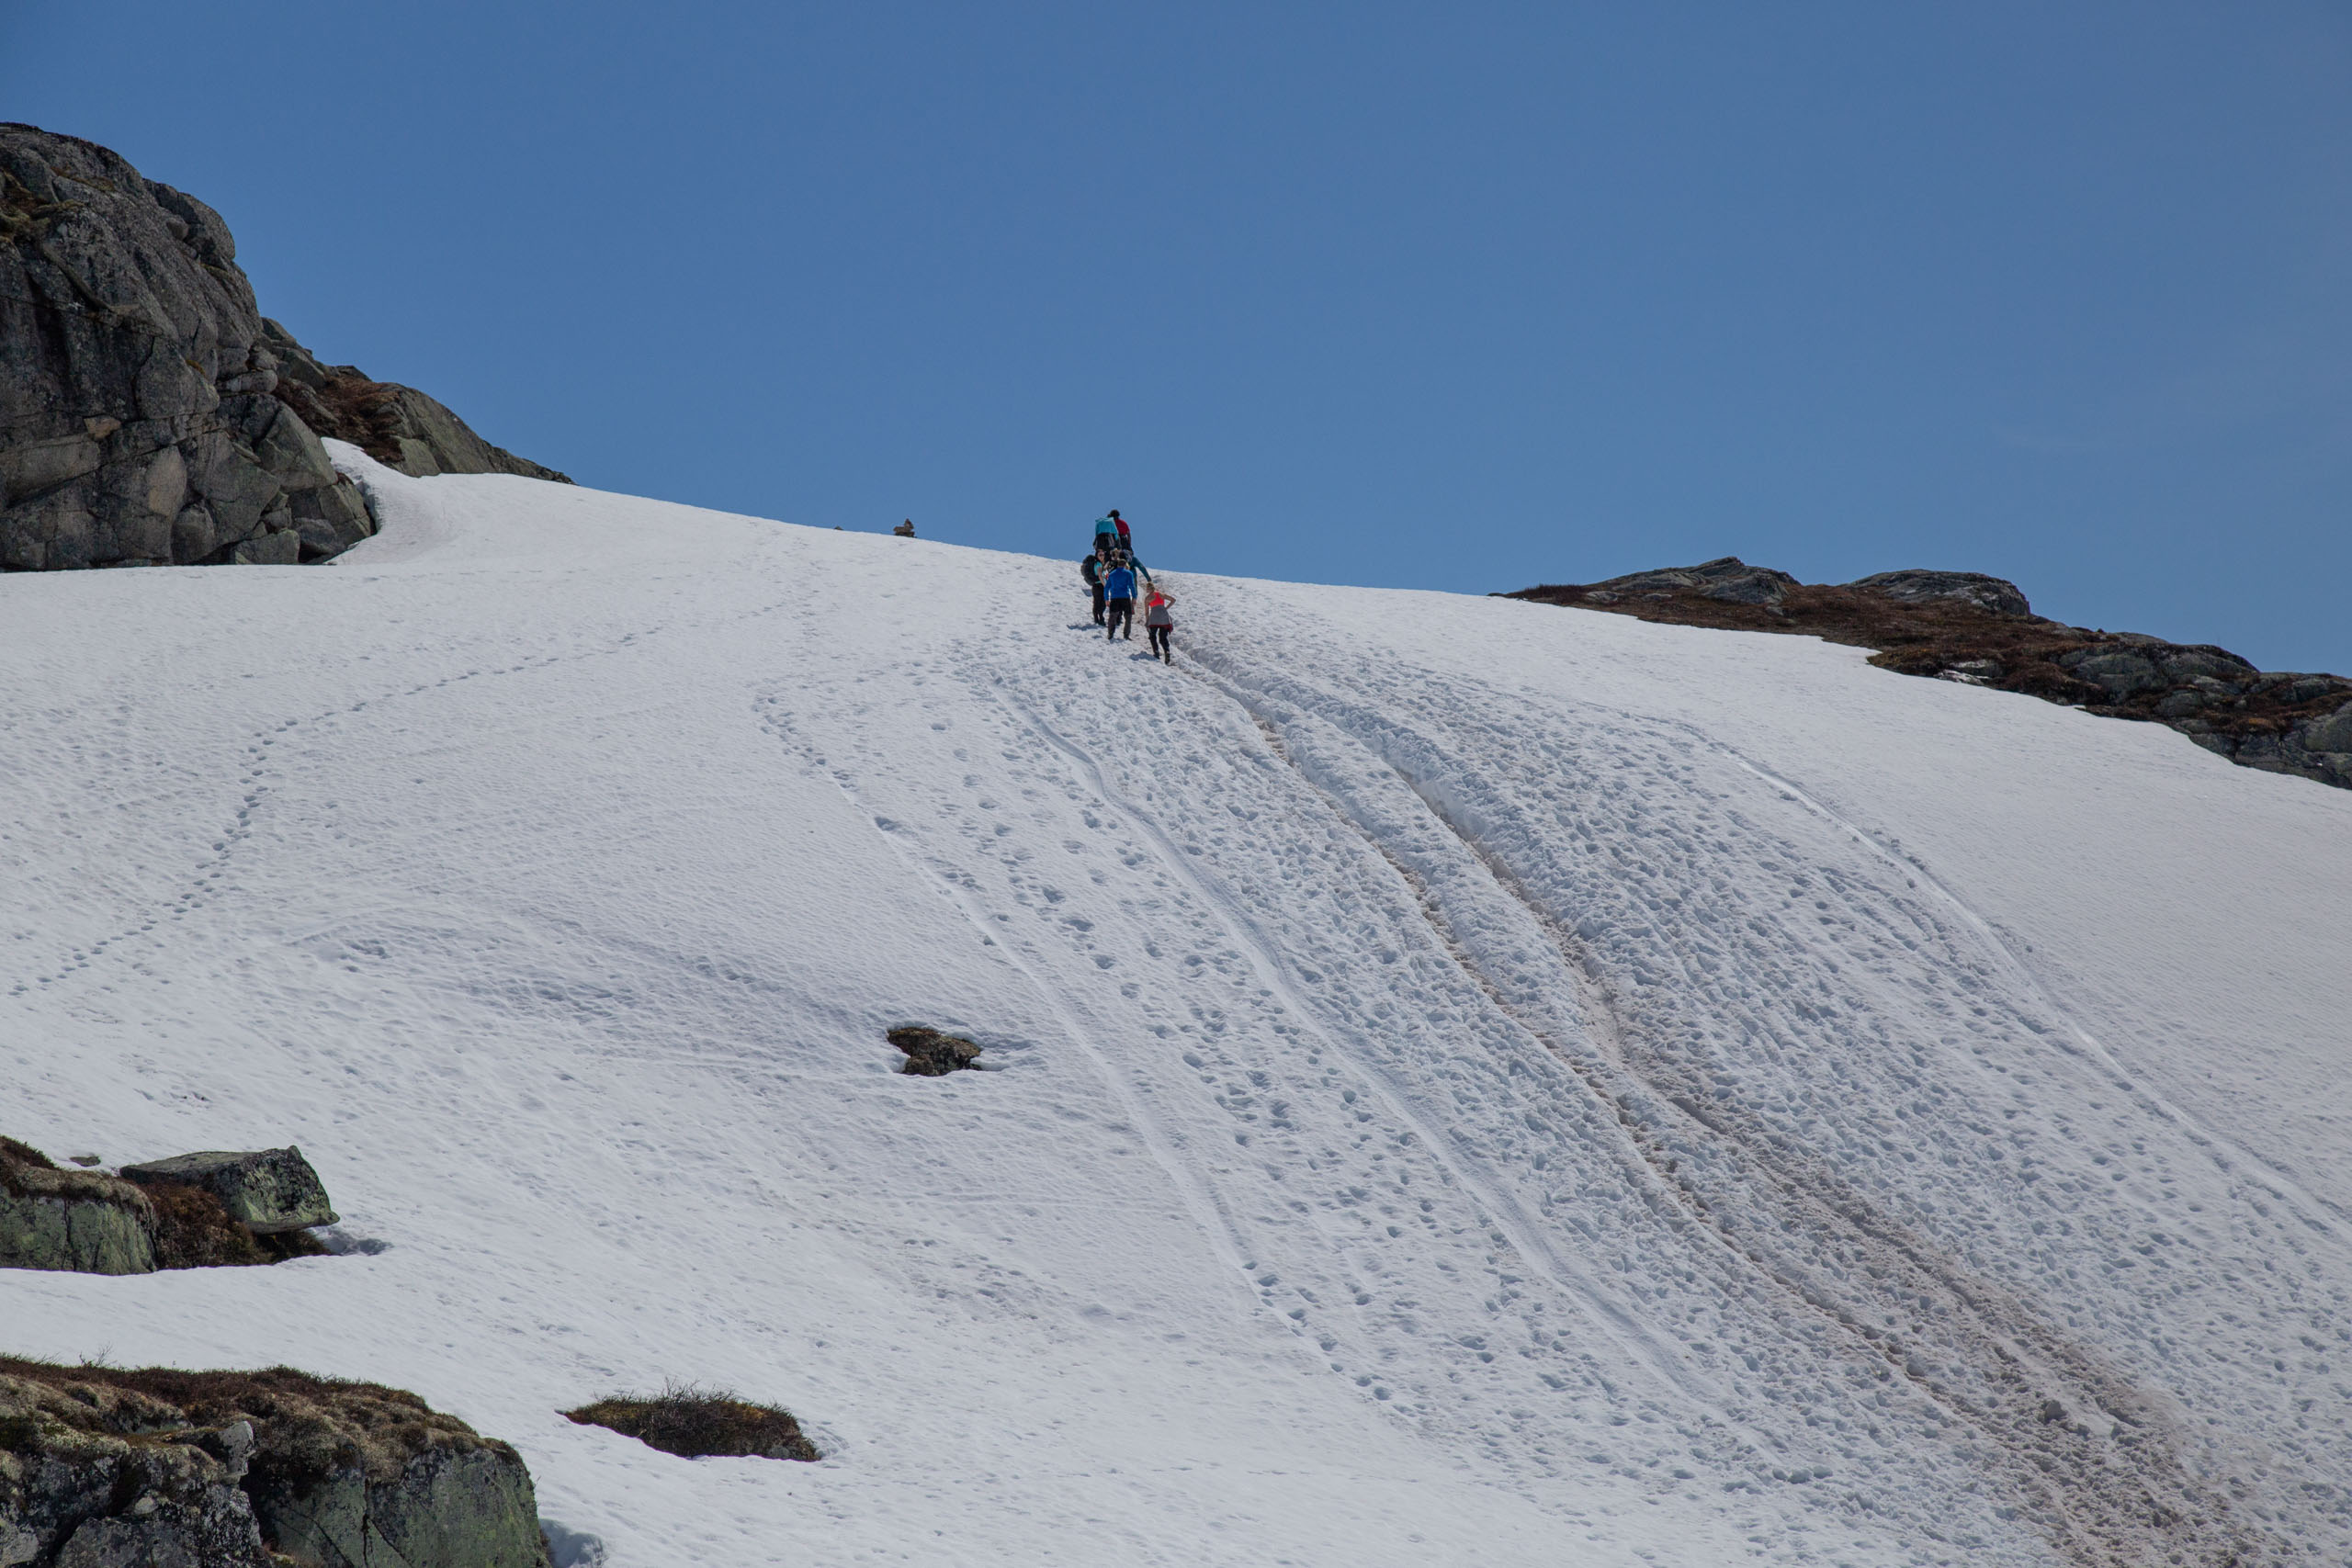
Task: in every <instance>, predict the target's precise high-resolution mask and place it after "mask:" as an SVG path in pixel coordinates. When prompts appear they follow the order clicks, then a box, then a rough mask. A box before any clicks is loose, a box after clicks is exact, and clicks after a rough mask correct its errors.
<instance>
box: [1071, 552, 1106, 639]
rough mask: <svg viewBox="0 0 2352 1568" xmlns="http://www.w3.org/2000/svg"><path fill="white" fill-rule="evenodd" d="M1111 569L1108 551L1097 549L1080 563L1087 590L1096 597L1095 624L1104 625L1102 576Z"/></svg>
mask: <svg viewBox="0 0 2352 1568" xmlns="http://www.w3.org/2000/svg"><path fill="white" fill-rule="evenodd" d="M1110 569H1111V558H1110V555H1109V553H1108V552H1107V551H1104V550H1102V549H1097V550H1096V551H1095V552H1094V553H1093V554H1092V555H1091V556H1088V557H1087V558H1085V559H1084V560H1081V561H1080V562H1079V563H1078V575H1079V576H1080V577H1082V578H1084V579H1086V586H1087V590H1088V591H1089V592H1091V593H1092V594H1093V595H1094V624H1095V625H1096V626H1101V625H1102V624H1103V573H1104V572H1106V571H1108V570H1110Z"/></svg>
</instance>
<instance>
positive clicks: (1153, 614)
mask: <svg viewBox="0 0 2352 1568" xmlns="http://www.w3.org/2000/svg"><path fill="white" fill-rule="evenodd" d="M1175 603H1176V601H1175V600H1174V599H1172V598H1170V597H1169V596H1168V595H1167V594H1165V593H1162V592H1160V591H1159V589H1157V588H1155V589H1153V590H1152V591H1151V596H1150V597H1149V598H1148V599H1147V600H1146V601H1145V602H1144V612H1143V629H1144V631H1145V632H1146V633H1147V634H1148V636H1149V637H1150V638H1151V651H1152V652H1154V653H1156V654H1158V655H1159V661H1160V662H1161V663H1162V664H1173V663H1175V662H1176V655H1175V653H1174V652H1173V651H1171V650H1170V648H1169V646H1168V638H1169V637H1170V634H1171V633H1173V632H1174V631H1175V630H1176V617H1175V616H1174V615H1170V613H1169V606H1170V605H1171V604H1175Z"/></svg>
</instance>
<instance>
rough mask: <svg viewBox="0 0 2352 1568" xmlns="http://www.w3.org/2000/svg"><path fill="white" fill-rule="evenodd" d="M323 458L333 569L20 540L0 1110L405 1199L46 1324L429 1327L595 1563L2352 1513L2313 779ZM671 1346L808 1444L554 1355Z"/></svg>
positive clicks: (1420, 611) (10, 682) (2336, 975)
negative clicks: (768, 1457)
mask: <svg viewBox="0 0 2352 1568" xmlns="http://www.w3.org/2000/svg"><path fill="white" fill-rule="evenodd" d="M338 456H339V460H340V461H342V462H343V463H344V464H345V465H346V466H347V468H349V469H350V470H352V471H354V472H355V473H356V474H358V475H359V476H360V477H362V478H363V479H364V480H365V482H366V483H368V485H369V486H370V487H371V488H372V489H373V490H374V491H375V493H376V496H377V498H378V502H379V507H380V508H381V510H382V511H384V513H386V514H387V515H388V517H389V518H390V525H389V526H388V527H387V529H386V531H385V533H384V534H383V535H382V536H379V538H377V539H375V540H372V541H370V542H368V544H366V545H363V546H362V547H359V548H357V549H356V550H354V551H353V552H351V553H350V554H349V555H348V556H346V557H345V558H343V559H341V560H339V561H337V562H336V563H334V565H332V566H330V567H326V568H320V569H259V568H255V569H244V570H235V571H217V572H121V573H71V574H58V575H55V576H41V577H36V576H32V575H18V576H15V577H12V578H10V579H8V580H7V581H6V582H5V583H4V584H0V781H5V787H6V804H7V808H8V809H7V812H6V824H5V827H0V879H5V885H6V888H7V901H6V920H5V925H0V953H5V954H6V964H5V975H4V977H0V1072H5V1075H6V1092H5V1095H4V1096H0V1131H4V1132H7V1133H10V1134H15V1135H17V1136H19V1137H23V1138H26V1139H28V1141H30V1142H33V1143H35V1144H37V1145H40V1146H43V1147H45V1148H47V1149H49V1150H50V1151H51V1153H53V1154H57V1155H61V1156H62V1155H65V1154H71V1153H80V1152H84V1151H85V1150H86V1151H90V1152H95V1153H98V1154H101V1155H103V1156H105V1157H106V1158H107V1160H108V1161H110V1162H111V1161H116V1160H122V1159H128V1158H132V1157H138V1156H155V1155H162V1154H167V1153H174V1152H177V1151H179V1150H182V1149H189V1148H211V1147H249V1146H261V1145H270V1144H280V1143H285V1142H288V1141H292V1142H296V1143H299V1144H300V1145H301V1146H302V1148H303V1149H304V1151H305V1152H306V1153H307V1154H308V1155H309V1156H310V1157H311V1160H312V1162H313V1163H314V1164H315V1165H317V1167H318V1168H319V1169H320V1170H321V1172H322V1174H323V1175H324V1176H325V1178H326V1180H327V1183H328V1186H329V1189H330V1190H331V1191H332V1192H333V1193H334V1198H335V1200H336V1202H337V1205H338V1207H339V1208H340V1209H341V1210H342V1212H343V1213H344V1215H345V1231H346V1233H348V1235H351V1236H354V1237H362V1238H369V1239H373V1240H378V1241H381V1242H384V1243H387V1244H389V1246H388V1247H386V1248H385V1249H384V1250H382V1251H380V1252H378V1253H375V1254H373V1255H358V1254H353V1255H349V1256H344V1257H337V1258H322V1259H315V1260H308V1261H302V1262H298V1263H293V1264H288V1265H284V1266H281V1267H279V1268H277V1269H219V1270H207V1271H197V1272H184V1273H172V1274H162V1275H153V1276H148V1277H142V1278H136V1279H100V1278H93V1277H83V1276H69V1275H36V1274H23V1273H16V1274H9V1275H6V1276H0V1348H6V1349H7V1350H10V1351H14V1352H17V1353H29V1354H37V1355H45V1356H51V1357H60V1358H65V1359H72V1358H74V1357H76V1356H80V1355H91V1354H96V1353H99V1352H102V1351H103V1352H105V1353H107V1354H108V1355H110V1356H111V1357H112V1358H113V1359H115V1360H116V1361H118V1362H122V1363H144V1362H150V1361H172V1362H180V1363H188V1364H263V1363H267V1362H271V1361H277V1360H286V1361H290V1362H293V1363H296V1364H299V1365H300V1366H303V1367H306V1368H308V1369H311V1370H313V1371H322V1372H332V1373H338V1374H344V1375H350V1376H360V1377H368V1378H373V1379H379V1380H383V1381H387V1382H393V1383H397V1384H401V1385H404V1386H408V1387H413V1388H414V1389H416V1390H418V1391H419V1392H420V1393H424V1395H425V1396H426V1397H428V1398H430V1399H432V1400H433V1401H434V1402H435V1404H440V1405H442V1406H444V1407H446V1408H448V1409H451V1410H454V1411H455V1412H457V1413H458V1414H459V1415H461V1416H465V1417H466V1418H468V1419H469V1420H470V1421H472V1422H474V1423H475V1424H476V1425H477V1426H479V1427H481V1428H482V1429H484V1430H486V1431H490V1432H493V1433H496V1434H498V1435H501V1436H503V1437H505V1438H510V1439H512V1440H513V1441H514V1442H515V1443H516V1444H517V1445H518V1446H519V1447H520V1448H521V1449H522V1450H523V1451H524V1452H525V1454H526V1457H527V1458H528V1460H529V1461H530V1463H531V1467H532V1469H533V1472H535V1474H536V1475H537V1478H538V1482H539V1486H540V1496H541V1502H542V1507H543V1511H544V1512H546V1513H547V1514H548V1516H550V1517H553V1518H555V1519H558V1520H560V1521H561V1522H562V1523H563V1524H564V1525H565V1526H567V1527H569V1528H570V1529H572V1530H576V1531H584V1532H588V1533H591V1534H593V1535H594V1536H597V1537H601V1538H602V1539H603V1540H605V1542H606V1543H607V1545H608V1547H609V1549H610V1553H611V1558H610V1560H611V1561H612V1562H614V1563H615V1564H649V1565H651V1564H670V1563H680V1562H695V1563H699V1564H737V1563H764V1562H795V1563H799V1562H821V1563H863V1562H875V1563H879V1562H911V1563H991V1564H993V1563H1003V1564H1016V1563H1017V1564H1035V1563H1048V1562H1051V1563H1071V1564H1105V1563H1120V1564H1126V1563H1136V1564H1143V1563H1167V1564H1183V1565H1186V1568H1191V1565H1195V1564H1204V1563H1229V1564H1236V1565H1251V1568H1256V1565H1261V1564H1272V1563H1283V1562H1288V1563H1298V1564H1327V1563H1328V1564H1342V1563H1344V1564H1359V1563H1397V1564H1408V1563H1409V1564H1422V1563H1454V1562H1460V1563H1481V1564H1486V1563H1545V1564H1554V1563H1560V1562H1594V1563H1615V1562H1636V1561H1648V1562H1661V1563H1717V1562H1746V1561H1762V1562H1825V1563H1826V1562H1843V1563H1852V1564H1864V1563H1896V1562H1968V1563H1972V1564H1973V1563H2061V1562H2175V1561H2178V1562H2223V1561H2227V1560H2228V1559H2229V1554H2230V1553H2231V1552H2233V1551H2234V1552H2237V1553H2238V1554H2239V1556H2238V1559H2237V1560H2238V1561H2240V1562H2272V1561H2277V1562H2313V1563H2321V1562H2344V1561H2346V1559H2347V1558H2348V1557H2352V1514H2347V1508H2352V1490H2347V1486H2348V1485H2352V1431H2347V1429H2346V1417H2347V1414H2352V1411H2348V1410H2347V1404H2348V1403H2352V1393H2347V1384H2352V1370H2347V1369H2348V1368H2352V1303H2347V1302H2346V1288H2347V1286H2352V1235H2348V1234H2347V1228H2346V1227H2347V1225H2352V1172H2347V1171H2346V1168H2345V1165H2344V1162H2343V1156H2344V1154H2345V1152H2346V1147H2347V1144H2348V1143H2352V1138H2348V1137H2347V1116H2352V1083H2347V1072H2346V1061H2347V1055H2352V1052H2347V1046H2352V1039H2347V1036H2348V1035H2352V1025H2347V1020H2352V964H2347V963H2346V955H2347V952H2352V795H2345V794H2343V793H2341V792H2335V791H2330V790H2326V789H2324V788H2321V787H2319V786H2316V785H2312V784H2306V783H2304V782H2302V781H2300V780H2293V779H2283V778H2276V777H2270V776H2267V775H2263V774H2259V773H2249V772H2246V771H2245V770H2242V769H2237V768H2233V767H2232V766H2230V765H2229V764H2228V763H2227V762H2224V761H2221V760H2219V759H2217V758H2213V757H2210V756H2207V755H2205V754H2204V753H2202V752H2200V751H2199V750H2197V749H2195V748H2194V747H2192V746H2190V745H2189V744H2188V742H2187V741H2185V740H2183V739H2181V738H2179V737H2178V736H2176V735H2173V734H2171V733H2169V732H2167V731H2165V730H2162V729H2159V728H2155V727H2153V726H2139V725H2126V724H2117V723H2110V722H2107V721H2102V720H2098V719H2093V718H2089V717H2086V716H2082V715H2079V714H2075V713H2072V712H2068V711H2065V710H2062V709H2058V708H2053V707H2051V706H2048V705H2044V704H2041V703H2038V702H2035V701H2033V700H2031V699H2029V698H2022V697H2012V696H2006V695H2002V694H1995V693H1988V692H1983V691H1977V690H1973V689H1969V688H1966V687H1962V686H1956V685H1948V684H1943V683H1938V682H1923V681H1909V680H1903V679H1899V678H1896V677H1893V676H1889V675H1886V674H1884V673H1882V672H1880V671H1873V670H1871V669H1869V668H1867V667H1866V666H1865V665H1864V664H1863V663H1862V661H1861V660H1862V655H1861V654H1860V651H1859V650H1856V649H1844V648H1833V647H1826V646H1822V645H1816V644H1813V643H1810V642H1806V641H1803V640H1800V639H1795V638H1778V637H1743V636H1737V635H1733V634H1725V633H1715V632H1703V631H1693V630H1684V629H1678V628H1672V627H1661V626H1645V625H1642V624H1640V623H1638V622H1633V621H1628V620H1624V619H1620V618H1617V617H1611V616H1603V615H1578V614H1575V613H1572V612H1567V611H1561V610H1556V609H1552V608H1548V607H1544V606H1540V605H1530V604H1517V603H1510V602H1505V601H1496V600H1479V599H1464V598H1458V597H1452V596H1446V595H1440V594H1427V593H1411V592H1374V591H1359V590H1345V589H1333V588H1314V587H1301V586H1292V585H1284V584H1273V583H1264V582H1248V581H1227V580H1218V579H1210V578H1189V579H1184V580H1182V581H1178V582H1175V583H1174V584H1173V585H1174V586H1175V587H1176V588H1177V589H1178V591H1179V592H1180V593H1181V604H1180V607H1179V613H1180V615H1181V617H1182V621H1183V626H1182V630H1181V631H1180V633H1179V642H1180V657H1179V660H1178V662H1177V664H1176V666H1175V667H1174V668H1172V669H1168V668H1162V667H1161V666H1159V665H1158V664H1155V663H1151V662H1148V661H1146V660H1142V659H1141V658H1139V657H1138V656H1137V650H1139V649H1141V648H1142V646H1143V645H1142V643H1141V642H1140V641H1138V642H1136V643H1134V644H1126V643H1121V644H1117V645H1115V646H1112V647H1107V648H1106V647H1105V646H1104V645H1103V642H1101V641H1100V640H1098V639H1097V638H1096V637H1094V636H1092V635H1091V628H1089V627H1086V626H1084V625H1083V621H1084V615H1083V612H1082V610H1081V609H1080V600H1079V597H1078V593H1077V584H1076V580H1075V574H1074V572H1073V571H1072V570H1071V569H1070V568H1069V565H1067V564H1066V563H1062V562H1058V561H1040V560H1035V559H1031V558H1018V557H1011V556H1004V555H998V554H991V553H988V552H982V551H975V550H967V549H960V548H956V547H949V546H944V545H941V544H937V543H933V542H931V541H914V542H908V541H902V540H898V539H893V538H888V537H883V536H865V535H847V534H841V533H835V532H831V531H823V532H820V531H815V530H808V529H800V528H794V527H789V526H786V525H779V524H775V523H768V522H763V521H758V520H754V519H748V518H740V517H729V516H722V515H718V514H714V513H704V512H697V511H694V510H691V509H688V508H684V507H677V506H670V505H665V504H662V503H657V502H646V501H639V500H634V499H629V498H626V497H619V496H612V495H604V494H599V493H595V492H593V491H574V490H570V489H565V488H560V487H556V486H549V485H542V484H536V483H533V482H531V481H528V480H524V479H505V478H481V479H430V480H411V479H402V478H401V476H399V475H396V474H391V473H389V472H387V471H386V470H383V469H380V468H375V467H374V466H372V465H370V464H368V463H367V461H366V459H364V458H362V457H357V456H356V454H355V453H352V452H350V451H349V450H348V449H345V450H343V451H341V452H340V453H339V454H338ZM1151 553H1152V554H1153V555H1155V556H1161V555H1165V556H1170V557H1175V556H1180V555H1181V553H1182V552H1181V548H1180V547H1177V546H1176V545H1175V544H1174V542H1172V541H1165V540H1163V541H1161V542H1160V544H1159V547H1157V548H1155V549H1154V550H1153V551H1152V552H1151ZM904 1021H921V1022H927V1023H933V1024H936V1025H940V1026H943V1027H947V1028H952V1029H956V1030H958V1031H961V1032H967V1033H969V1034H971V1035H973V1036H974V1037H975V1038H977V1039H978V1040H980V1041H981V1042H982V1043H984V1044H985V1045H986V1046H987V1047H988V1055H987V1058H986V1059H987V1060H988V1061H989V1063H991V1064H993V1065H994V1066H996V1067H998V1068H999V1069H1001V1070H998V1071H994V1072H989V1073H968V1074H959V1075H956V1076H954V1077H947V1078H942V1079H922V1078H910V1077H903V1076H899V1075H898V1074H896V1073H894V1072H893V1071H892V1068H893V1067H894V1066H895V1065H896V1063H897V1061H898V1060H899V1057H898V1055H897V1053H896V1052H895V1051H893V1050H892V1049H891V1048H890V1047H889V1046H888V1044H887V1043H885V1042H884V1040H883V1038H882V1034H883V1031H884V1030H885V1029H886V1028H888V1026H890V1025H892V1024H895V1023H899V1022H904ZM665 1377H674V1378H685V1379H703V1380H709V1381H716V1382H726V1383H728V1384H730V1385H732V1386H734V1387H736V1388H738V1389H740V1390H741V1391H742V1392H743V1393H746V1394H749V1395H752V1396H753V1397H758V1398H763V1399H768V1400H774V1401H777V1402H780V1403H783V1404H786V1405H788V1406H790V1407H791V1408H792V1409H793V1410H795V1411H796V1412H797V1413H798V1414H799V1415H800V1416H802V1417H803V1419H804V1420H805V1421H806V1422H807V1423H808V1424H809V1427H810V1429H811V1431H812V1433H813V1434H814V1435H815V1436H816V1438H817V1439H818V1441H819V1443H820V1446H821V1447H822V1448H824V1449H825V1450H827V1453H828V1455H829V1457H828V1458H827V1460H826V1461H824V1462H823V1463H821V1464H817V1465H796V1464H785V1463H776V1462H772V1461H751V1460H745V1461H695V1462H688V1461H680V1460H676V1459H672V1458H669V1457H667V1456H664V1455H662V1454H658V1453H655V1452H653V1451H651V1450H647V1449H645V1448H643V1447H641V1446H639V1445H638V1444H636V1443H634V1442H632V1441H630V1440H628V1439H627V1438H619V1437H616V1436H615V1435H613V1434H611V1433H607V1432H604V1431H601V1430H598V1429H594V1428H583V1427H573V1426H571V1425H570V1424H569V1423H567V1422H565V1421H564V1420H562V1419H561V1418H560V1416H558V1415H557V1414H556V1413H557V1411H558V1410H559V1409H560V1408H561V1407H565V1406H569V1405H572V1404H578V1403H581V1402H582V1401H583V1400H585V1399H588V1398H590V1397H593V1396H595V1395H599V1394H603V1393H609V1392H612V1391H614V1390H616V1389H620V1388H625V1387H635V1388H643V1387H645V1386H647V1385H649V1384H657V1383H659V1382H661V1381H662V1379H663V1378H665ZM2176 1552H2177V1553H2179V1554H2180V1555H2179V1556H2177V1557H2176V1556H2174V1555H2173V1554H2174V1553H2176Z"/></svg>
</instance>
